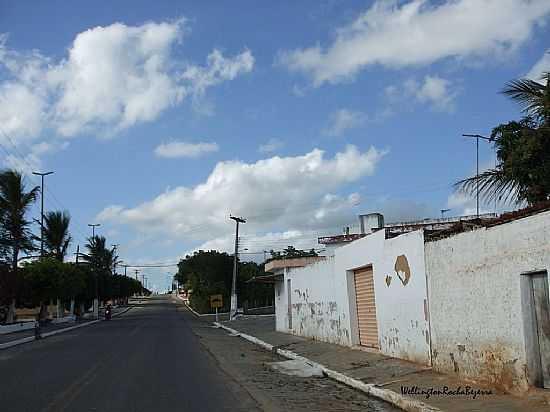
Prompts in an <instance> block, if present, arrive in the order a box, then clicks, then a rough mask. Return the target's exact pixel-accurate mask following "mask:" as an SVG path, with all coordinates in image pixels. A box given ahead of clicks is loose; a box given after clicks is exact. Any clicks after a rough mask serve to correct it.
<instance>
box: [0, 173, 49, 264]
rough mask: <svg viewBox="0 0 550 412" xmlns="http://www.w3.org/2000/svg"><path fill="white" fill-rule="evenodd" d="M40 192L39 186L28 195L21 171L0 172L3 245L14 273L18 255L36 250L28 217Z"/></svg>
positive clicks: (0, 212) (0, 217)
mask: <svg viewBox="0 0 550 412" xmlns="http://www.w3.org/2000/svg"><path fill="white" fill-rule="evenodd" d="M39 192H40V188H39V187H38V186H35V187H34V188H32V189H31V190H30V191H28V192H27V191H26V188H25V182H24V180H23V176H22V175H21V174H20V173H19V172H17V171H15V170H4V171H2V172H0V219H1V220H0V226H1V227H2V232H1V235H2V238H0V244H2V246H3V248H4V250H6V251H7V253H8V255H9V257H8V262H9V263H10V266H11V267H12V269H13V270H14V271H17V261H18V259H19V253H20V252H29V251H32V250H35V248H34V245H33V241H32V240H33V236H32V233H31V231H30V229H29V226H30V221H28V220H27V219H26V217H25V215H26V214H27V212H28V211H29V208H30V207H31V205H32V204H33V203H34V202H35V201H36V199H37V197H38V193H39Z"/></svg>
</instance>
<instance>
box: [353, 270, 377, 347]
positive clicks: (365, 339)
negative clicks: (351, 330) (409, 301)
mask: <svg viewBox="0 0 550 412" xmlns="http://www.w3.org/2000/svg"><path fill="white" fill-rule="evenodd" d="M353 275H354V281H355V302H356V306H357V324H358V326H359V343H360V344H361V345H363V346H369V347H371V348H379V346H378V325H377V323H376V304H375V299H374V278H373V273H372V267H367V268H363V269H358V270H356V271H354V272H353Z"/></svg>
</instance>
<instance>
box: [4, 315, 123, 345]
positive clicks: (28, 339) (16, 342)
mask: <svg viewBox="0 0 550 412" xmlns="http://www.w3.org/2000/svg"><path fill="white" fill-rule="evenodd" d="M130 309H132V307H129V308H126V309H125V310H123V311H122V312H118V313H115V314H113V317H115V316H119V315H122V314H124V313H126V312H128V311H129V310H130ZM98 322H102V319H96V320H91V321H89V322H85V323H81V324H80V325H74V326H69V327H68V328H63V329H57V330H52V331H51V332H45V333H42V334H41V335H40V336H41V337H42V338H47V337H49V336H53V335H57V334H59V333H63V332H69V331H71V330H74V329H79V328H83V327H85V326H89V325H93V324H94V323H98ZM35 340H36V338H35V337H34V336H27V337H25V338H21V339H17V340H13V341H11V342H6V343H0V350H3V349H8V348H11V347H13V346H18V345H22V344H24V343H29V342H33V341H35Z"/></svg>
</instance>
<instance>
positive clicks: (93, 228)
mask: <svg viewBox="0 0 550 412" xmlns="http://www.w3.org/2000/svg"><path fill="white" fill-rule="evenodd" d="M88 226H90V227H91V228H92V242H94V244H95V228H96V227H97V226H101V224H100V223H88ZM93 269H94V270H95V272H96V273H95V299H94V316H95V318H96V319H98V318H99V285H98V276H99V273H97V268H95V267H94V268H93Z"/></svg>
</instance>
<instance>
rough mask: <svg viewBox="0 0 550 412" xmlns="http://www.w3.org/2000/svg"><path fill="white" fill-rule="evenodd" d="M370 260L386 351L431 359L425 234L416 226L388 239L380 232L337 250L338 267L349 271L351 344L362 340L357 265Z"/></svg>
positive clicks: (380, 336)
mask: <svg viewBox="0 0 550 412" xmlns="http://www.w3.org/2000/svg"><path fill="white" fill-rule="evenodd" d="M367 265H372V269H373V277H374V293H375V301H376V318H377V323H378V340H379V345H380V351H381V352H382V353H384V354H386V355H389V356H393V357H396V358H401V359H408V360H411V361H414V362H418V363H422V364H426V365H429V364H430V332H429V323H428V313H427V292H426V275H425V265H424V233H423V231H415V232H411V233H407V234H404V235H401V236H398V237H395V238H393V239H386V238H385V233H384V231H379V232H376V233H373V234H371V235H368V236H366V237H364V238H362V239H359V240H356V241H355V242H352V243H350V244H349V245H346V246H343V247H341V248H338V249H336V251H335V268H336V272H337V273H338V274H339V276H342V277H344V276H345V275H346V274H347V276H348V278H349V279H350V281H349V286H348V289H349V291H350V293H349V296H350V298H349V303H348V306H349V307H350V311H349V313H350V314H351V316H350V319H349V326H348V327H349V328H350V329H351V330H352V343H353V344H358V343H359V339H358V335H357V318H356V314H355V313H354V311H355V294H354V288H353V285H352V284H353V281H352V280H353V270H354V269H357V268H360V267H364V266H367Z"/></svg>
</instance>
